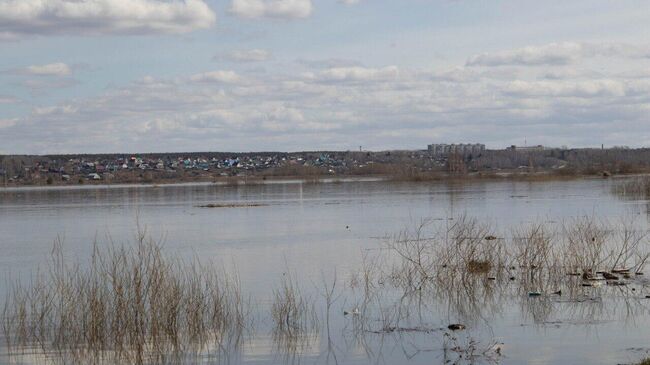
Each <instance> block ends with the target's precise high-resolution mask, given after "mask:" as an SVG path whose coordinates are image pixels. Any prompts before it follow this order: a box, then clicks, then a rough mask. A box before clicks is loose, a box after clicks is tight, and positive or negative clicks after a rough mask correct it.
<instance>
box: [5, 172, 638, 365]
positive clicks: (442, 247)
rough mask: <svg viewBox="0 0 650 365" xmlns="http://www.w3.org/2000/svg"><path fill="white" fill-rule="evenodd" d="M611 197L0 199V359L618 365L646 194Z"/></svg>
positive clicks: (470, 191) (164, 189) (490, 187)
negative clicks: (0, 323)
mask: <svg viewBox="0 0 650 365" xmlns="http://www.w3.org/2000/svg"><path fill="white" fill-rule="evenodd" d="M615 184H617V182H616V181H615V180H604V179H592V180H576V181H556V182H505V181H498V182H492V181H487V182H472V183H468V184H444V183H406V182H404V183H394V182H382V181H357V182H354V181H352V182H338V183H337V182H331V183H321V184H301V183H298V182H289V183H274V184H264V185H251V186H214V185H182V186H123V187H119V186H112V187H83V188H51V189H41V188H23V189H5V190H2V189H0V232H2V236H0V248H1V249H2V255H0V275H2V277H3V278H4V280H2V281H0V303H8V304H7V306H6V309H5V312H4V315H3V317H5V320H4V321H3V324H4V325H3V328H4V330H3V331H2V333H3V336H5V337H4V338H3V339H2V341H1V342H0V363H2V364H5V363H7V364H59V363H80V364H86V363H98V364H104V363H106V364H113V363H124V364H126V363H134V364H136V363H181V364H194V363H205V364H218V363H230V364H276V363H303V364H431V363H434V364H437V363H456V364H470V363H487V364H492V363H499V364H521V363H527V364H587V363H588V364H633V363H636V362H638V361H639V360H640V359H642V358H644V357H647V356H650V344H648V341H647V339H648V335H649V334H650V332H649V330H648V328H650V299H649V298H650V271H648V272H647V274H646V275H644V269H646V265H645V263H646V260H647V258H648V253H649V252H650V244H649V242H650V238H649V237H648V235H647V230H648V201H647V200H644V199H641V198H631V197H627V198H625V199H622V198H621V196H619V195H616V194H613V193H612V192H613V191H614V190H615V189H613V186H614V185H615ZM93 262H94V264H93ZM134 273H137V274H134ZM646 276H648V278H646ZM116 278H119V280H118V279H116ZM134 278H136V279H137V280H134ZM118 282H119V283H120V285H117V284H116V283H118ZM18 283H19V284H18ZM138 283H141V284H142V286H141V287H140V286H139V285H140V284H138ZM116 288H119V289H116ZM175 301H177V303H178V305H172V304H170V303H174V302H175ZM134 303H136V304H137V305H135V304H134ZM125 308H126V309H125ZM133 308H141V311H138V310H135V309H133ZM152 308H153V309H152ZM75 309H78V310H75ZM152 310H153V311H154V312H155V313H151V311H152ZM170 318H171V319H170ZM170 323H172V324H173V325H170Z"/></svg>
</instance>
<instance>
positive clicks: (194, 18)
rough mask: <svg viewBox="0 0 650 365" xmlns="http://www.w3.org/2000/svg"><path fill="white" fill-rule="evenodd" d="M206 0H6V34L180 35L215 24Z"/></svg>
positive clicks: (2, 27) (0, 21)
mask: <svg viewBox="0 0 650 365" xmlns="http://www.w3.org/2000/svg"><path fill="white" fill-rule="evenodd" d="M215 20H216V15H215V13H214V12H213V11H212V10H211V9H210V7H208V5H207V4H206V3H205V2H204V1H203V0H170V1H162V0H0V38H6V39H14V38H19V37H23V36H29V35H41V36H48V35H61V34H66V35H105V34H178V33H187V32H190V31H193V30H197V29H204V28H209V27H211V26H212V25H213V24H214V23H215Z"/></svg>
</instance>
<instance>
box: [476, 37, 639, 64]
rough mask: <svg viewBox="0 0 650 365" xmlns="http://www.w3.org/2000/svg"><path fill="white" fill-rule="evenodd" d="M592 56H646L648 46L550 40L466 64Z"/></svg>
mask: <svg viewBox="0 0 650 365" xmlns="http://www.w3.org/2000/svg"><path fill="white" fill-rule="evenodd" d="M593 57H619V58H638V59H643V58H650V46H648V45H631V44H624V43H588V42H583V43H576V42H563V43H550V44H546V45H542V46H528V47H523V48H519V49H515V50H507V51H500V52H492V53H482V54H478V55H474V56H471V57H469V58H468V59H467V62H466V66H486V67H495V66H560V65H569V64H573V63H576V62H578V61H579V60H580V59H584V58H593Z"/></svg>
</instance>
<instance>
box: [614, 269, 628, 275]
mask: <svg viewBox="0 0 650 365" xmlns="http://www.w3.org/2000/svg"><path fill="white" fill-rule="evenodd" d="M612 272H613V273H614V274H625V273H628V274H629V273H630V269H612Z"/></svg>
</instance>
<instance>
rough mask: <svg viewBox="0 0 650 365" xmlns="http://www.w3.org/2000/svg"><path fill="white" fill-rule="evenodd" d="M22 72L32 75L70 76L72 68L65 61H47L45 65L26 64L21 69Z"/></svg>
mask: <svg viewBox="0 0 650 365" xmlns="http://www.w3.org/2000/svg"><path fill="white" fill-rule="evenodd" d="M21 71H22V73H25V74H28V75H34V76H59V77H63V76H70V75H71V74H72V70H71V69H70V66H68V65H67V64H65V63H62V62H57V63H48V64H46V65H33V66H27V67H25V69H23V70H21Z"/></svg>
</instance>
